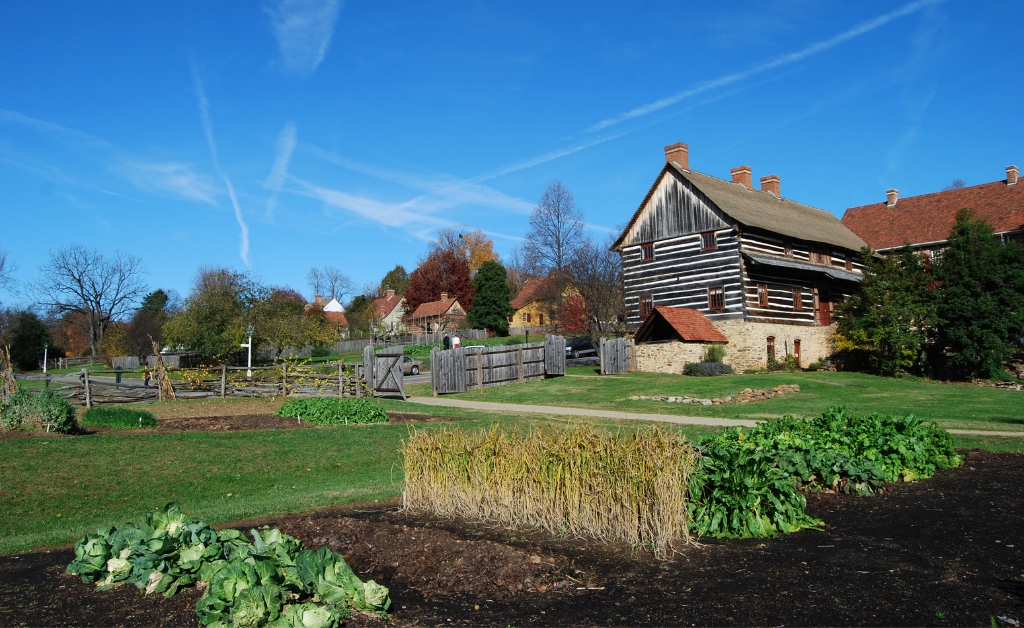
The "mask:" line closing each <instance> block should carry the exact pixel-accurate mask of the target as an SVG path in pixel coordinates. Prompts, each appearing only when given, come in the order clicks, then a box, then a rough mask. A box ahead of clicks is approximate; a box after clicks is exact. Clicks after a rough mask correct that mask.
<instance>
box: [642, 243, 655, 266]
mask: <svg viewBox="0 0 1024 628" xmlns="http://www.w3.org/2000/svg"><path fill="white" fill-rule="evenodd" d="M640 261H641V262H653V261H654V243H653V242H652V243H651V244H641V245H640Z"/></svg>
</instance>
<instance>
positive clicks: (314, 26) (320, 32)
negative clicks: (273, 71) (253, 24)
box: [266, 0, 341, 74]
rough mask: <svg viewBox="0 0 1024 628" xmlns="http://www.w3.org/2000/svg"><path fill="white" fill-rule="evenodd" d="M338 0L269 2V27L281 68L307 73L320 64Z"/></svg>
mask: <svg viewBox="0 0 1024 628" xmlns="http://www.w3.org/2000/svg"><path fill="white" fill-rule="evenodd" d="M340 10H341V0H271V1H270V2H268V3H267V5H266V11H267V14H268V15H269V16H270V27H271V29H273V31H274V37H275V38H276V39H277V48H278V50H279V51H280V53H281V60H282V62H283V64H284V67H285V69H287V70H289V71H291V72H295V73H297V74H310V73H312V72H313V71H314V70H316V67H317V66H318V65H320V62H321V61H323V59H324V55H326V54H327V49H328V48H329V47H330V45H331V37H332V36H333V35H334V25H335V23H336V22H337V20H338V13H339V12H340Z"/></svg>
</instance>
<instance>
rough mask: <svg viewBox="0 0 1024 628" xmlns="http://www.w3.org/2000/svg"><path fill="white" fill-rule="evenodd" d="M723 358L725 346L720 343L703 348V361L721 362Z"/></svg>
mask: <svg viewBox="0 0 1024 628" xmlns="http://www.w3.org/2000/svg"><path fill="white" fill-rule="evenodd" d="M723 359H725V347H724V346H722V345H708V346H707V349H705V350H704V361H705V362H721V361H722V360H723Z"/></svg>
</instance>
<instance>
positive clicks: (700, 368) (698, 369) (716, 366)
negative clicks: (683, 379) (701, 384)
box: [683, 362, 733, 377]
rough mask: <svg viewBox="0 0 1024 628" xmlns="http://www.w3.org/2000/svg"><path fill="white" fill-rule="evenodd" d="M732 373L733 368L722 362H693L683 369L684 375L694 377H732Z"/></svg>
mask: <svg viewBox="0 0 1024 628" xmlns="http://www.w3.org/2000/svg"><path fill="white" fill-rule="evenodd" d="M732 373H733V370H732V367H731V366H729V365H728V364H723V363H721V362H691V363H689V364H687V365H686V366H684V367H683V375H693V376H695V377H712V376H715V375H732Z"/></svg>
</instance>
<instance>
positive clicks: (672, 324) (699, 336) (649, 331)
mask: <svg viewBox="0 0 1024 628" xmlns="http://www.w3.org/2000/svg"><path fill="white" fill-rule="evenodd" d="M665 325H667V326H668V327H667V329H671V331H674V332H675V334H676V335H678V339H679V340H682V341H683V342H729V339H728V338H726V337H725V335H724V334H723V333H722V332H720V331H718V328H717V327H715V326H714V325H713V324H712V323H711V321H709V320H708V318H707V317H706V316H704V314H702V313H701V312H699V311H697V310H691V309H689V308H684V307H665V306H658V307H655V308H654V310H652V311H651V313H650V314H648V315H647V318H646V319H644V322H643V323H641V324H640V328H639V329H637V330H636V334H635V336H634V338H635V339H636V341H637V342H645V341H656V340H672V339H673V338H670V337H664V338H663V337H660V336H664V335H668V334H665V333H663V332H664V331H665V330H666V327H665ZM659 332H661V333H659Z"/></svg>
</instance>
